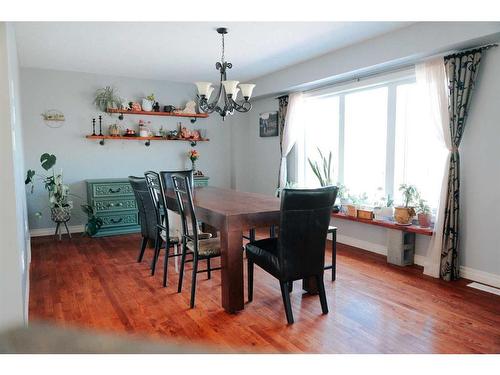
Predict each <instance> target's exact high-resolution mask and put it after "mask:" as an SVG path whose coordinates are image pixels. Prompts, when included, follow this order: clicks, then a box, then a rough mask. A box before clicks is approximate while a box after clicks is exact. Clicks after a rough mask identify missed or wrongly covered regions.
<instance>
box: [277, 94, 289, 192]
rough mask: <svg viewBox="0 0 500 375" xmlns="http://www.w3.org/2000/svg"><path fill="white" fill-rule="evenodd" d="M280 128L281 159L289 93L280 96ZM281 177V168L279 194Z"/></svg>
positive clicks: (278, 185)
mask: <svg viewBox="0 0 500 375" xmlns="http://www.w3.org/2000/svg"><path fill="white" fill-rule="evenodd" d="M278 100H279V104H278V128H279V137H280V160H281V157H283V130H284V129H285V119H286V112H287V110H288V95H285V96H281V97H279V98H278ZM280 178H281V168H280V169H279V171H278V184H277V193H276V194H277V195H279V187H280Z"/></svg>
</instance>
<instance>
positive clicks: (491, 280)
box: [328, 234, 500, 288]
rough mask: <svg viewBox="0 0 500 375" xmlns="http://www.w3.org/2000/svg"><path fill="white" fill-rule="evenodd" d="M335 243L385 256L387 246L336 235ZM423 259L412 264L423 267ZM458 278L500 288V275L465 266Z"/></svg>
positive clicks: (329, 236) (418, 257)
mask: <svg viewBox="0 0 500 375" xmlns="http://www.w3.org/2000/svg"><path fill="white" fill-rule="evenodd" d="M331 238H332V237H331V234H329V235H328V239H330V240H331ZM337 242H339V243H342V244H345V245H349V246H353V247H357V248H359V249H363V250H366V251H370V252H372V253H376V254H381V255H385V256H387V246H385V245H380V244H377V243H373V242H369V241H363V240H360V239H358V238H354V237H350V236H345V235H342V234H337ZM425 258H426V257H425V256H424V255H418V254H415V258H414V263H415V264H416V265H418V266H423V265H424V263H425ZM460 276H461V277H463V278H464V279H468V280H472V281H477V282H479V283H482V284H486V285H490V286H493V287H497V288H500V275H496V274H493V273H489V272H484V271H480V270H476V269H473V268H470V267H466V266H460Z"/></svg>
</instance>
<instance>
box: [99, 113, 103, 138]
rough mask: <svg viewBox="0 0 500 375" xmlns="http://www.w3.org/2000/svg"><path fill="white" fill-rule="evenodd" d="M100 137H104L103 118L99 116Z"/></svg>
mask: <svg viewBox="0 0 500 375" xmlns="http://www.w3.org/2000/svg"><path fill="white" fill-rule="evenodd" d="M99 135H103V134H102V116H99Z"/></svg>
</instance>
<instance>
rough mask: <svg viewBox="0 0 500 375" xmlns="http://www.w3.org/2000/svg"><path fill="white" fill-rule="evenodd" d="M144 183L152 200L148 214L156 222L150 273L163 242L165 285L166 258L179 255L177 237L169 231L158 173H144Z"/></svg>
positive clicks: (153, 271) (163, 191)
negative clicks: (173, 249)
mask: <svg viewBox="0 0 500 375" xmlns="http://www.w3.org/2000/svg"><path fill="white" fill-rule="evenodd" d="M144 176H145V178H146V184H147V187H148V190H149V194H150V197H151V200H152V202H153V210H152V211H151V212H150V215H154V217H155V224H156V239H155V252H154V257H153V261H152V263H151V275H154V274H155V269H156V263H157V262H158V258H159V257H160V249H161V248H162V244H163V242H165V260H164V264H163V286H167V278H168V260H169V258H172V257H177V256H180V255H181V254H180V252H179V251H178V250H179V243H180V241H179V237H177V236H173V235H172V234H171V232H170V226H169V222H168V214H167V203H166V199H165V189H164V187H163V183H162V181H161V178H160V175H159V174H158V173H156V172H153V171H148V172H145V173H144ZM171 247H175V249H176V251H174V253H173V254H170V248H171Z"/></svg>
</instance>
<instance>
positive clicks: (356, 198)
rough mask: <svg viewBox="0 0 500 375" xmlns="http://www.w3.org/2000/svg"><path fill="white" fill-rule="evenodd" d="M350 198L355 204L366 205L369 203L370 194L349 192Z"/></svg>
mask: <svg viewBox="0 0 500 375" xmlns="http://www.w3.org/2000/svg"><path fill="white" fill-rule="evenodd" d="M348 199H349V200H350V201H351V202H352V204H353V205H355V206H360V205H365V204H367V203H368V194H366V193H361V194H359V195H354V194H352V195H351V194H348Z"/></svg>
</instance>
